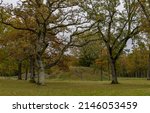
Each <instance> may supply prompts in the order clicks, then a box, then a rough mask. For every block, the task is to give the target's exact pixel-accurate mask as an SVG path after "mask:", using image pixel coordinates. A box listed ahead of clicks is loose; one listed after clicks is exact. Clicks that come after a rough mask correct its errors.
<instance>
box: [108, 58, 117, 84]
mask: <svg viewBox="0 0 150 113" xmlns="http://www.w3.org/2000/svg"><path fill="white" fill-rule="evenodd" d="M110 63H111V64H110V65H111V74H112V82H111V84H118V80H117V73H116V60H114V59H110Z"/></svg>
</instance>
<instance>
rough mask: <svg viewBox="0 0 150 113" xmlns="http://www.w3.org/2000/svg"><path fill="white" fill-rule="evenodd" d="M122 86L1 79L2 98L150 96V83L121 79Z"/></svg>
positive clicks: (82, 82)
mask: <svg viewBox="0 0 150 113" xmlns="http://www.w3.org/2000/svg"><path fill="white" fill-rule="evenodd" d="M119 82H120V84H117V85H111V84H110V81H55V80H47V81H46V85H44V86H39V85H36V84H32V83H29V82H28V81H24V80H22V81H19V80H11V79H0V95H1V96H2V95H3V96H150V81H147V80H146V79H133V78H130V79H129V78H128V79H125V78H121V79H119Z"/></svg>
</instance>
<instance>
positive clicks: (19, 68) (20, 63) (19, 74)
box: [18, 61, 22, 80]
mask: <svg viewBox="0 0 150 113" xmlns="http://www.w3.org/2000/svg"><path fill="white" fill-rule="evenodd" d="M21 74H22V61H19V62H18V80H22V76H21Z"/></svg>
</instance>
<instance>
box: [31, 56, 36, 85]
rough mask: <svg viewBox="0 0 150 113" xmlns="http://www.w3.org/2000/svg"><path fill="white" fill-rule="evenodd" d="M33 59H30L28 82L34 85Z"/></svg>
mask: <svg viewBox="0 0 150 113" xmlns="http://www.w3.org/2000/svg"><path fill="white" fill-rule="evenodd" d="M34 64H35V59H34V58H33V56H31V57H30V82H32V83H35V82H36V81H35V65H34Z"/></svg>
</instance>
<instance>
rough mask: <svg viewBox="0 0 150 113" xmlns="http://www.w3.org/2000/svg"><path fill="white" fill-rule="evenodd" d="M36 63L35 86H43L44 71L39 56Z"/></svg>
mask: <svg viewBox="0 0 150 113" xmlns="http://www.w3.org/2000/svg"><path fill="white" fill-rule="evenodd" d="M37 63H38V82H37V84H39V85H44V81H45V72H44V71H45V70H44V65H43V62H42V58H41V56H40V55H38V57H37Z"/></svg>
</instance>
